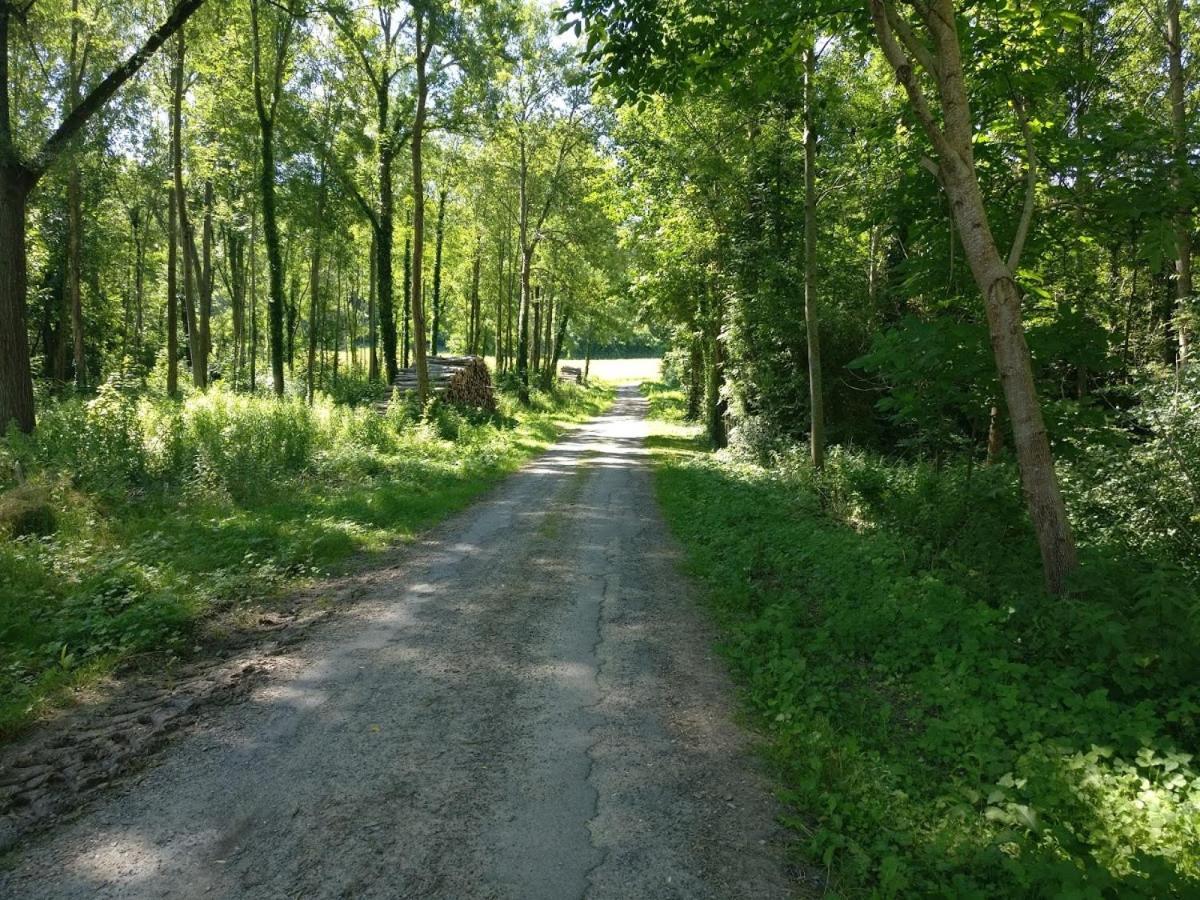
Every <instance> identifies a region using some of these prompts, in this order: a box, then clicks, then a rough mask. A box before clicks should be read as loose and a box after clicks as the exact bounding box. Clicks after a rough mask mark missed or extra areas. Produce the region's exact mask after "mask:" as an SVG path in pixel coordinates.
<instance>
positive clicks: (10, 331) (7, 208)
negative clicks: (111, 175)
mask: <svg viewBox="0 0 1200 900" xmlns="http://www.w3.org/2000/svg"><path fill="white" fill-rule="evenodd" d="M4 18H6V15H3V14H0V23H3V19H4ZM2 30H4V31H6V30H7V23H3V27H2ZM4 37H6V35H0V39H2V38H4ZM5 74H7V73H5ZM32 188H33V179H32V178H30V176H29V173H28V172H27V171H25V170H24V169H23V168H21V167H19V166H15V165H13V164H12V163H8V164H4V163H0V432H3V431H4V430H6V429H7V428H8V426H9V424H10V423H15V424H16V426H17V428H19V429H20V430H21V431H24V432H30V431H33V426H34V421H35V420H34V410H33V373H32V372H31V371H30V368H29V346H28V344H27V340H28V338H27V336H26V334H25V277H26V276H25V206H26V203H27V202H28V199H29V191H30V190H31V189H32Z"/></svg>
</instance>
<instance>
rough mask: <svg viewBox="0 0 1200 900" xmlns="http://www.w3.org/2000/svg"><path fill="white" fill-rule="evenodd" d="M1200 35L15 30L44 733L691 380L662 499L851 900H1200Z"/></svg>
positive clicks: (1071, 9)
mask: <svg viewBox="0 0 1200 900" xmlns="http://www.w3.org/2000/svg"><path fill="white" fill-rule="evenodd" d="M1198 25H1200V10H1198V9H1197V7H1196V6H1195V4H1191V3H1185V2H1183V0H1148V2H1129V0H1035V2H1020V3H1016V2H1011V0H911V2H910V0H864V2H862V3H845V2H842V0H805V2H802V3H783V2H779V0H706V2H703V3H701V2H697V0H567V2H566V3H565V5H563V6H562V7H557V6H551V5H548V4H546V3H545V2H541V0H461V2H454V3H449V2H442V0H428V2H426V0H419V2H418V0H414V2H411V3H396V4H393V3H391V2H388V0H322V2H320V3H316V4H308V3H304V2H300V0H180V2H178V3H176V4H174V5H164V4H162V3H158V2H155V3H148V2H145V0H135V2H132V3H126V4H118V3H112V2H110V0H0V427H5V428H6V429H7V431H6V434H5V435H4V436H3V437H0V737H4V738H12V737H14V736H17V735H19V734H22V733H24V732H25V731H27V730H28V729H29V728H31V727H33V726H34V723H36V722H37V721H38V720H39V718H40V717H42V716H44V715H46V714H47V712H48V711H49V710H52V709H54V708H56V707H57V706H59V705H61V704H62V703H63V702H64V701H65V698H67V696H68V695H69V694H70V692H71V691H73V690H76V689H78V688H79V687H80V686H82V685H87V684H89V683H93V682H95V681H96V680H97V679H99V678H104V677H109V676H110V675H112V673H115V672H116V673H119V672H121V671H125V670H126V669H128V668H129V667H131V666H133V667H136V666H138V665H149V666H154V665H159V664H160V663H161V662H162V661H163V660H178V659H184V658H187V657H188V655H189V654H194V653H197V652H199V651H200V648H201V646H203V645H204V642H205V640H207V638H206V637H205V634H206V625H205V623H206V622H209V621H211V620H212V618H213V616H214V615H215V614H216V613H217V612H218V611H221V610H228V609H231V608H239V604H251V605H252V604H253V603H255V602H257V599H256V598H263V597H267V596H269V595H272V594H277V593H279V592H280V591H284V590H286V589H288V587H289V586H295V585H297V584H301V583H303V582H304V581H305V580H306V579H313V578H318V577H323V576H324V575H326V574H328V573H329V572H331V571H338V570H339V567H342V566H345V565H347V564H349V561H352V560H354V559H358V558H360V557H362V555H363V554H370V553H372V552H377V551H379V550H381V549H382V548H385V547H387V546H390V545H393V544H394V543H395V542H397V541H401V542H403V541H409V540H412V539H413V537H414V535H417V534H419V533H420V532H421V531H422V530H423V529H426V528H428V527H430V526H431V525H433V524H434V523H435V522H437V521H440V520H441V519H443V518H445V517H447V516H449V515H450V514H451V513H453V512H456V511H458V510H460V509H463V508H464V507H466V506H467V504H468V503H469V502H471V501H472V500H473V499H474V498H476V497H478V496H480V495H482V494H484V492H485V491H486V490H488V489H489V488H491V487H492V486H494V485H495V484H497V483H498V482H500V481H501V479H502V478H503V477H504V476H506V475H508V474H510V473H512V472H513V471H515V470H517V469H518V468H519V467H520V466H521V465H522V464H523V463H524V462H525V461H526V460H527V459H529V458H530V457H531V456H533V455H534V454H536V453H538V452H540V451H541V450H543V449H545V448H546V447H547V446H549V445H550V444H552V443H553V442H554V441H555V440H556V439H557V438H558V437H559V436H560V435H561V434H562V432H563V430H564V429H565V428H567V427H569V425H570V423H572V422H580V421H583V420H586V419H588V418H589V417H591V416H595V415H597V414H598V413H600V412H602V411H603V410H604V409H605V408H606V407H607V406H608V405H609V404H610V403H611V401H612V386H611V385H610V384H608V383H606V382H604V380H603V379H602V378H598V377H591V375H592V373H591V367H592V365H593V360H596V359H601V358H606V357H607V358H615V357H650V356H655V357H658V356H661V357H662V364H661V371H660V373H659V375H658V376H657V378H655V379H652V380H648V381H647V382H646V383H645V384H644V385H643V387H642V390H643V393H644V394H645V396H646V398H647V401H648V408H649V413H650V417H651V420H652V429H653V433H652V435H651V437H650V438H649V439H648V447H649V449H650V453H651V458H652V467H653V470H654V479H655V480H654V483H655V491H656V496H657V500H658V503H659V505H660V506H661V508H662V512H663V515H664V517H665V519H666V522H667V524H668V526H669V527H670V529H671V531H672V532H673V533H674V535H675V538H676V539H677V540H678V541H679V542H680V543H681V544H682V546H683V549H684V553H685V556H686V559H687V563H686V569H687V572H688V574H689V575H690V576H691V577H692V578H694V579H695V580H696V581H697V582H698V583H699V584H701V585H703V588H704V592H705V594H706V596H707V598H708V604H707V608H708V610H709V613H710V614H711V615H712V616H713V618H714V619H715V621H716V622H717V624H718V626H719V628H720V631H721V635H722V637H721V649H722V652H723V655H724V658H725V659H726V661H727V663H728V665H729V668H730V670H731V672H732V673H733V675H734V677H735V679H736V680H737V682H738V684H739V686H740V691H741V696H742V699H743V702H744V704H745V706H746V707H747V708H748V709H749V710H750V714H751V715H750V717H751V719H752V720H753V722H754V723H755V727H756V728H757V729H759V730H760V731H761V732H762V733H763V734H764V735H765V736H766V738H765V740H766V749H765V751H764V755H765V757H766V759H767V761H768V765H769V768H770V771H771V773H772V777H773V778H775V779H776V780H777V781H778V784H779V790H780V795H781V797H782V798H783V799H784V801H785V803H786V805H787V810H788V812H787V814H786V820H787V824H788V827H789V828H790V829H791V831H792V832H793V833H794V835H795V839H796V842H797V850H796V854H797V857H798V858H799V859H802V860H803V861H804V862H803V864H804V865H806V866H810V867H812V869H813V871H815V872H817V873H818V875H816V876H814V877H815V878H817V880H818V881H819V882H820V883H821V885H822V889H821V890H822V892H823V893H828V894H830V895H835V896H889V897H891V896H953V897H967V896H981V897H982V896H1031V897H1032V896H1058V897H1109V896H1113V897H1115V896H1122V897H1124V896H1147V897H1151V896H1154V897H1159V896H1193V895H1194V894H1195V892H1197V891H1200V767H1198V766H1197V765H1196V764H1195V763H1194V757H1193V755H1194V753H1195V751H1196V748H1197V744H1198V740H1197V739H1198V738H1200V718H1198V717H1200V688H1198V687H1197V685H1198V684H1200V654H1197V652H1196V648H1197V645H1198V643H1200V367H1198V365H1197V362H1196V358H1197V354H1198V353H1200V351H1198V350H1197V346H1200V345H1198V344H1197V343H1196V340H1197V331H1198V329H1200V302H1198V301H1197V291H1196V288H1195V285H1194V278H1193V271H1192V254H1193V249H1194V243H1195V239H1196V231H1197V227H1196V225H1197V223H1196V212H1197V209H1196V206H1197V203H1196V198H1197V196H1200V192H1198V189H1197V187H1198V182H1197V168H1198V165H1200V150H1198V149H1197V140H1196V137H1197V123H1198V116H1197V109H1198V100H1200V88H1198V73H1200V69H1198V68H1197V65H1196V53H1195V47H1196V43H1195V35H1196V33H1197V26H1198ZM451 355H453V356H455V357H458V358H461V357H478V358H480V359H483V360H485V361H486V364H487V366H488V367H489V372H490V376H489V377H490V379H491V381H492V382H493V385H494V389H495V403H494V404H493V403H491V402H490V401H489V402H487V403H483V404H481V406H482V407H483V408H476V407H475V406H471V405H467V406H463V405H460V404H457V403H454V402H451V401H449V400H447V399H446V397H444V396H442V395H441V393H440V384H439V382H438V380H437V379H438V377H439V376H438V373H439V372H441V371H443V370H444V364H443V363H441V362H439V360H442V359H444V358H445V357H447V356H451ZM431 360H432V361H433V362H432V363H431ZM567 362H569V363H570V364H571V365H573V366H578V367H579V368H580V370H581V373H582V374H581V376H580V378H579V379H578V380H579V381H580V382H581V383H579V384H576V383H567V380H564V379H562V378H560V367H561V366H562V364H563V363H567ZM568 380H569V381H571V382H574V381H575V378H574V377H573V376H572V377H571V378H570V379H568ZM490 390H491V389H490V388H489V391H490ZM247 608H249V607H247Z"/></svg>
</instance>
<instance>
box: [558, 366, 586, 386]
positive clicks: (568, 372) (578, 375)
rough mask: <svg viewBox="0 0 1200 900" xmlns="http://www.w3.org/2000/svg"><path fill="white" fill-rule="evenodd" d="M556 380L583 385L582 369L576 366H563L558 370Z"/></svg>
mask: <svg viewBox="0 0 1200 900" xmlns="http://www.w3.org/2000/svg"><path fill="white" fill-rule="evenodd" d="M558 380H559V381H565V382H568V383H571V384H583V369H581V368H579V367H578V366H563V367H562V369H560V370H559V373H558Z"/></svg>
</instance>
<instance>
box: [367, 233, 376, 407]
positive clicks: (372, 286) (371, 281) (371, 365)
mask: <svg viewBox="0 0 1200 900" xmlns="http://www.w3.org/2000/svg"><path fill="white" fill-rule="evenodd" d="M377 252H378V245H377V244H376V239H375V230H374V229H371V260H370V264H369V265H368V266H367V269H368V271H369V272H370V275H369V276H368V290H367V341H368V343H370V345H371V348H370V351H369V352H368V354H367V380H368V381H370V382H372V383H374V382H376V381H378V380H379V326H378V325H377V324H376V313H375V304H376V302H377V300H376V298H377V297H378V296H379V293H378V290H379V289H378V287H377V280H376V279H377V276H378V274H379V273H378V271H377V269H376V264H375V254H376V253H377Z"/></svg>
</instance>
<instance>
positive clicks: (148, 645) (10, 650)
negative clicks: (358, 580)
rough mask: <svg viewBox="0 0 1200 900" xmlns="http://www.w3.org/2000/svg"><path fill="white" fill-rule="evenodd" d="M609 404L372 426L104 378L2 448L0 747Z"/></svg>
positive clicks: (472, 493) (423, 515) (331, 414)
mask: <svg viewBox="0 0 1200 900" xmlns="http://www.w3.org/2000/svg"><path fill="white" fill-rule="evenodd" d="M610 397H611V393H610V392H609V391H607V390H605V389H600V388H591V389H583V388H575V387H571V386H564V387H562V388H561V389H558V390H556V391H555V393H554V394H553V395H550V394H545V393H535V395H534V397H533V402H532V405H531V407H530V408H528V409H520V408H519V407H518V406H517V404H516V403H515V402H514V400H513V399H512V398H511V397H508V396H502V398H501V411H500V413H499V414H498V415H496V416H491V417H479V416H473V415H468V414H465V413H463V412H460V411H458V410H456V409H454V408H450V407H446V406H442V405H440V404H438V403H436V402H434V403H432V404H431V405H430V406H429V407H428V408H426V409H425V410H421V409H419V408H417V407H416V406H415V405H414V404H412V403H409V402H404V401H400V402H395V403H393V404H392V405H391V406H390V407H389V410H388V412H387V413H386V414H385V415H381V414H379V413H378V412H376V411H375V410H374V409H372V408H370V407H359V408H350V407H348V406H344V405H340V404H336V403H334V402H333V401H332V400H330V399H329V398H321V399H319V400H318V402H316V403H315V404H313V405H312V406H309V405H307V404H306V403H304V402H303V400H300V399H286V400H279V401H277V400H274V399H271V398H267V397H263V396H246V395H238V394H232V393H229V392H225V391H221V390H212V391H209V392H208V393H206V394H203V395H195V396H191V397H189V398H187V399H186V400H184V401H181V402H173V401H169V400H162V399H153V398H151V397H147V396H144V395H142V394H141V393H140V392H139V391H138V390H136V389H135V388H134V387H133V386H131V385H124V384H122V383H120V382H119V381H114V382H111V383H109V384H106V385H105V386H104V387H102V388H101V390H100V391H99V393H98V395H97V396H95V397H94V398H92V399H90V400H81V399H72V400H64V401H59V402H52V403H46V404H43V407H42V410H41V412H40V416H39V422H38V428H37V430H36V432H35V433H34V434H33V435H32V436H30V437H26V436H23V435H19V434H17V433H15V432H13V433H10V434H9V436H8V437H7V438H5V439H3V440H0V737H4V736H10V735H12V734H13V733H15V732H17V731H19V730H20V729H21V728H22V727H24V726H25V725H27V724H28V723H29V722H30V721H32V720H33V719H35V718H36V717H37V716H38V715H39V714H40V713H41V712H42V711H43V710H45V709H46V708H47V707H48V706H50V705H52V704H54V703H55V702H56V701H57V700H60V699H62V698H63V697H64V695H65V694H66V693H67V692H68V689H70V688H76V687H79V686H81V685H84V684H87V683H89V682H90V681H92V680H93V679H95V678H96V677H98V676H101V675H103V674H105V673H108V672H111V671H112V670H113V669H114V668H115V667H118V666H120V665H123V664H127V663H129V662H131V661H135V660H139V659H143V658H145V657H146V656H147V655H149V656H150V657H151V658H152V661H153V663H154V664H155V665H169V664H170V663H171V661H172V660H174V659H179V658H183V657H186V656H187V655H188V654H189V653H191V652H193V648H194V646H195V642H196V639H197V629H198V625H199V624H200V623H201V622H203V621H204V619H205V618H206V617H208V616H210V615H212V614H213V613H215V612H217V611H220V610H223V609H228V608H229V607H231V606H236V605H251V606H252V605H253V604H254V603H255V602H256V601H257V600H258V599H260V598H263V597H265V596H268V595H271V594H274V593H278V592H280V591H282V590H284V589H285V588H287V587H289V586H291V585H294V584H296V583H297V581H298V580H300V579H304V578H309V577H314V576H317V575H320V574H323V573H326V572H329V571H331V570H333V569H336V568H337V567H338V566H339V565H340V564H343V563H344V561H345V560H346V559H347V558H348V557H349V556H351V555H352V554H354V553H357V552H360V551H371V550H378V549H382V548H384V547H386V546H388V545H390V544H392V543H394V542H396V541H401V540H404V539H407V538H410V537H411V536H412V535H413V534H414V533H416V532H417V531H419V530H421V529H424V528H426V527H428V526H430V525H431V524H433V523H435V522H437V521H438V520H439V519H441V518H443V517H445V516H446V515H448V514H450V513H452V512H454V511H456V510H458V509H461V508H462V507H463V506H464V505H466V504H467V503H468V502H469V501H470V500H471V499H472V498H474V497H476V496H478V495H479V494H480V493H481V492H482V491H484V490H486V489H487V488H488V487H490V486H491V485H493V484H494V483H496V482H497V481H498V480H499V479H500V478H501V477H503V476H504V475H505V474H507V473H509V472H511V471H513V470H514V469H515V468H516V467H517V466H518V465H519V464H520V463H521V462H522V461H523V460H525V459H526V458H528V457H529V456H530V455H531V454H533V453H535V452H537V451H539V450H541V449H543V448H544V447H546V446H547V445H548V444H549V443H551V442H552V441H553V440H554V439H555V438H556V437H557V436H558V434H559V433H560V432H561V430H562V427H563V423H564V422H565V421H568V420H580V419H584V418H588V417H590V416H592V415H595V414H596V413H597V412H599V411H600V410H601V409H602V408H603V407H604V406H605V405H607V403H608V402H609V399H610ZM18 481H19V482H21V483H19V484H18Z"/></svg>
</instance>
